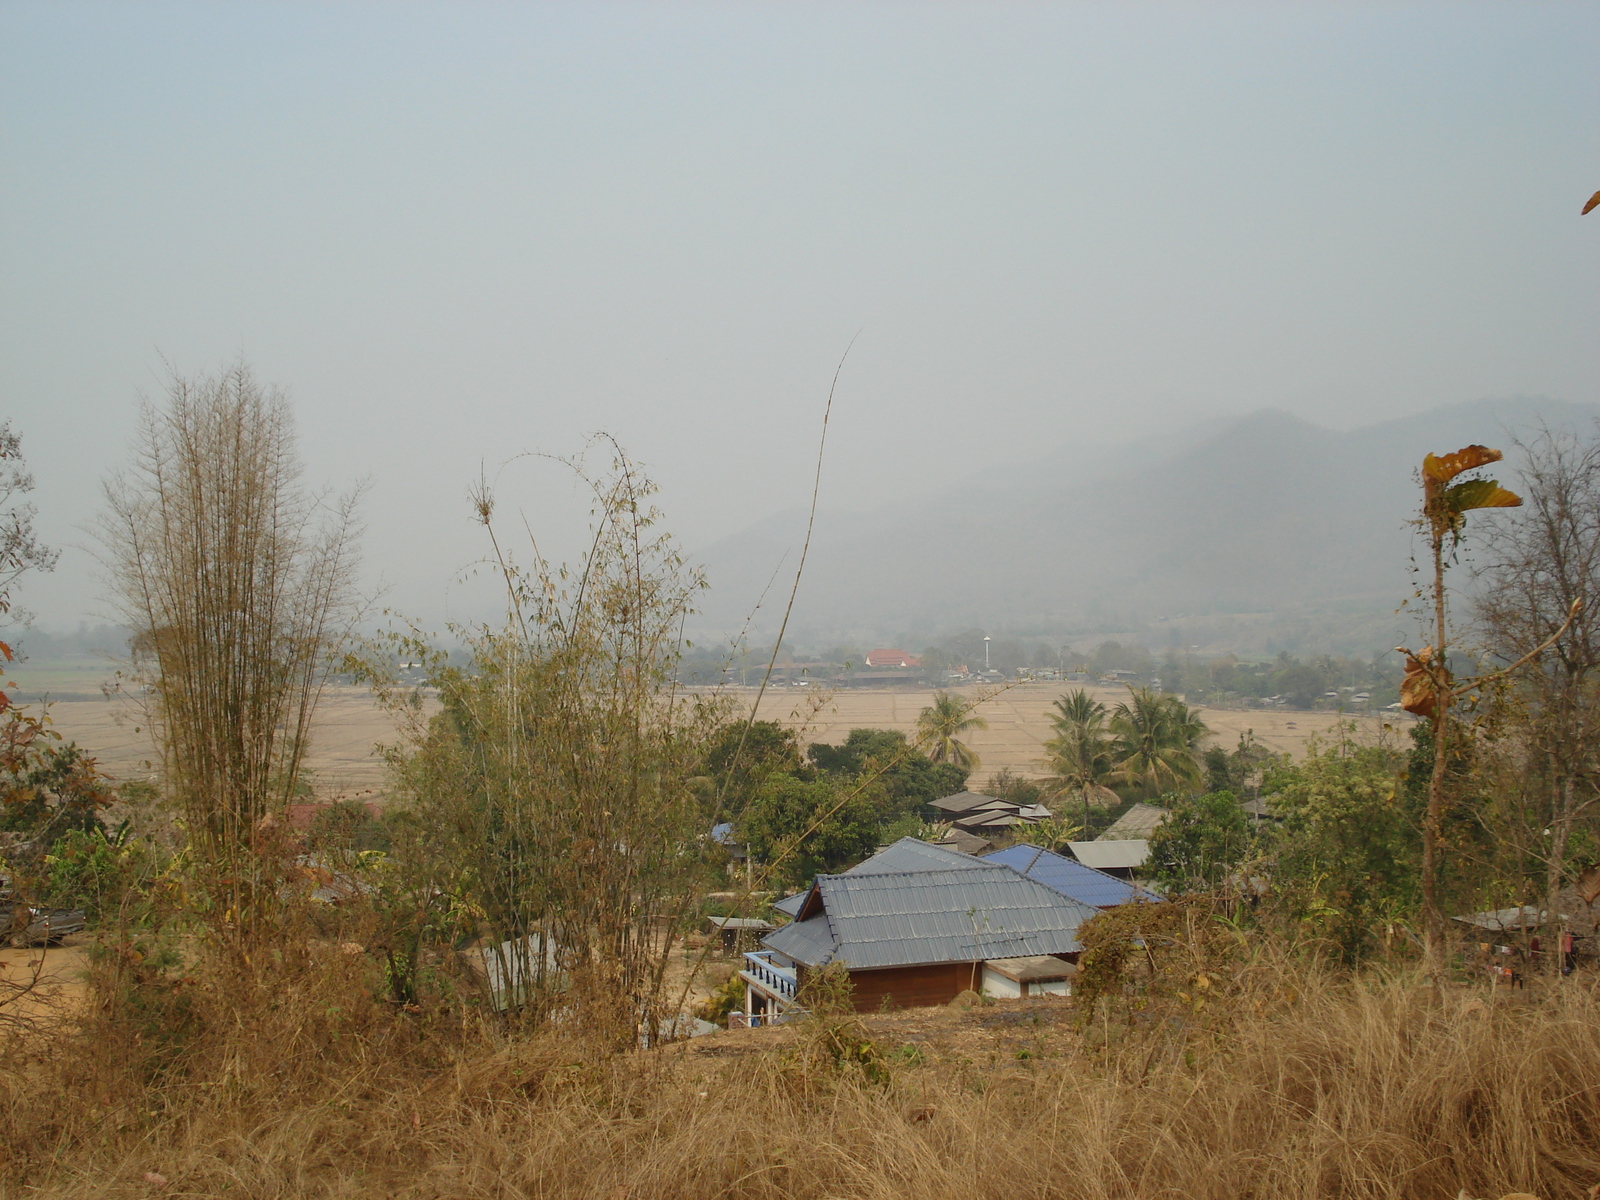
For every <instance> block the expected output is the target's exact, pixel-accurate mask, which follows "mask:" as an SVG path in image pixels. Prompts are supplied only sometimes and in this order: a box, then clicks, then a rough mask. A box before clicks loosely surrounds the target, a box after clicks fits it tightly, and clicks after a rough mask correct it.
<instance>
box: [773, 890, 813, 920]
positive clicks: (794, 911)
mask: <svg viewBox="0 0 1600 1200" xmlns="http://www.w3.org/2000/svg"><path fill="white" fill-rule="evenodd" d="M805 902H806V894H805V892H796V893H795V894H794V895H792V896H785V897H784V898H783V899H782V900H774V901H773V902H772V907H773V908H775V909H777V910H778V911H779V912H781V913H783V914H784V915H785V916H790V917H795V916H799V915H800V906H801V905H802V904H804V903H805Z"/></svg>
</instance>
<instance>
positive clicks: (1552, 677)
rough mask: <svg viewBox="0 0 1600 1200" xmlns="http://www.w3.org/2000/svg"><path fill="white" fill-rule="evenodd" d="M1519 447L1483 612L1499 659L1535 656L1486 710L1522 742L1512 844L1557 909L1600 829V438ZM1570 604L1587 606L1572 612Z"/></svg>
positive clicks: (1492, 550) (1489, 549)
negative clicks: (1587, 842) (1520, 490)
mask: <svg viewBox="0 0 1600 1200" xmlns="http://www.w3.org/2000/svg"><path fill="white" fill-rule="evenodd" d="M1521 449H1522V450H1523V451H1524V452H1525V455H1526V466H1525V467H1524V468H1523V471H1522V482H1523V484H1524V485H1525V487H1524V490H1525V491H1526V492H1527V504H1526V506H1525V507H1523V508H1522V509H1521V510H1520V511H1518V512H1517V513H1515V514H1508V516H1507V519H1506V520H1503V521H1499V522H1496V523H1495V524H1494V526H1493V527H1492V528H1491V529H1490V531H1489V533H1488V536H1487V539H1486V547H1485V551H1484V553H1483V555H1482V566H1481V575H1482V577H1483V578H1484V579H1485V581H1486V582H1487V584H1488V586H1487V587H1485V588H1483V589H1482V590H1481V592H1480V594H1479V596H1478V598H1477V601H1476V608H1477V616H1478V621H1479V624H1480V626H1481V628H1482V629H1483V631H1484V633H1485V634H1486V640H1487V641H1488V642H1489V644H1490V645H1491V646H1493V647H1494V648H1495V651H1496V657H1497V658H1499V659H1500V660H1501V661H1502V662H1506V663H1510V662H1514V661H1516V660H1518V659H1521V658H1522V657H1523V656H1524V655H1527V654H1529V653H1530V652H1532V653H1533V654H1534V656H1535V657H1534V662H1533V665H1532V668H1531V669H1530V670H1528V671H1527V672H1525V673H1524V674H1522V675H1520V676H1519V677H1518V678H1517V679H1516V680H1515V681H1514V682H1512V683H1511V684H1510V685H1508V686H1507V687H1505V688H1503V689H1500V690H1499V691H1498V692H1497V693H1496V695H1495V697H1494V703H1493V705H1492V708H1491V712H1492V715H1493V716H1494V717H1495V718H1497V720H1498V723H1499V724H1500V725H1501V726H1502V728H1503V729H1504V730H1505V732H1506V733H1508V734H1510V735H1511V736H1512V738H1513V739H1514V740H1515V741H1517V742H1519V743H1521V747H1522V749H1521V757H1522V759H1523V760H1524V761H1523V764H1522V766H1523V769H1522V770H1520V771H1519V772H1518V773H1517V777H1516V778H1513V779H1508V780H1507V782H1508V783H1509V784H1511V789H1510V790H1513V791H1515V792H1518V793H1521V794H1520V796H1519V801H1520V804H1519V807H1521V808H1522V809H1523V813H1522V820H1520V821H1518V822H1517V824H1518V825H1520V826H1521V828H1520V829H1517V830H1515V831H1514V836H1515V840H1517V841H1518V842H1520V843H1521V844H1522V846H1523V847H1524V848H1525V849H1529V850H1533V851H1534V856H1535V857H1537V858H1538V859H1540V860H1542V861H1541V862H1539V864H1538V866H1539V867H1540V868H1542V871H1541V873H1542V875H1543V880H1542V881H1541V882H1542V884H1543V892H1544V901H1543V902H1544V905H1545V906H1546V907H1547V908H1548V909H1549V910H1550V911H1552V912H1554V911H1557V910H1558V909H1559V904H1558V901H1557V896H1558V894H1559V892H1560V890H1561V888H1562V886H1563V885H1564V883H1565V882H1566V877H1567V875H1568V868H1569V867H1570V866H1572V865H1574V863H1576V865H1578V866H1579V867H1580V869H1581V867H1582V866H1584V865H1587V863H1586V862H1585V856H1584V855H1582V854H1579V855H1577V856H1576V857H1575V856H1574V855H1573V854H1572V852H1571V849H1570V847H1571V846H1572V845H1573V844H1574V842H1575V839H1576V840H1577V841H1580V842H1581V841H1582V840H1584V839H1587V838H1592V837H1593V831H1594V830H1595V829H1596V828H1597V827H1600V825H1597V822H1600V789H1597V788H1596V786H1595V785H1596V782H1597V781H1600V760H1597V758H1596V754H1595V746H1596V743H1597V740H1600V687H1597V686H1596V685H1597V684H1600V612H1597V610H1596V607H1595V605H1596V604H1597V603H1600V520H1597V519H1596V514H1600V441H1596V440H1594V439H1592V438H1591V439H1587V440H1583V439H1579V438H1577V437H1575V436H1573V435H1570V434H1561V433H1553V432H1551V431H1549V430H1543V431H1542V432H1541V434H1540V435H1539V436H1538V437H1537V438H1536V439H1534V440H1533V441H1532V443H1531V444H1529V445H1527V446H1523V447H1521ZM1575 602H1579V603H1582V604H1584V605H1587V608H1586V609H1585V610H1583V611H1580V612H1578V613H1577V614H1576V615H1573V605H1574V603H1575ZM1552 638H1553V642H1552ZM1529 834H1532V836H1531V837H1530V836H1528V835H1529ZM1516 835H1520V836H1516ZM1552 961H1553V956H1552Z"/></svg>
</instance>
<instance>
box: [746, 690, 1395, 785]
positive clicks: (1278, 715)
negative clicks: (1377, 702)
mask: <svg viewBox="0 0 1600 1200" xmlns="http://www.w3.org/2000/svg"><path fill="white" fill-rule="evenodd" d="M1080 686H1083V685H1080V684H1075V683H1074V684H1061V683H1023V684H1012V685H1002V686H1001V687H1000V688H977V687H969V688H957V689H954V690H955V692H956V694H957V695H959V696H961V697H962V699H964V700H966V701H967V702H969V703H976V704H977V707H976V709H975V710H974V713H975V715H977V716H980V717H982V718H983V719H984V720H986V721H987V722H988V723H989V727H988V728H987V729H973V730H970V731H968V733H966V734H964V735H963V736H962V740H963V741H964V742H966V743H967V744H968V745H969V746H971V747H972V749H973V750H975V751H976V752H977V754H978V756H979V758H980V759H981V765H980V767H979V771H978V775H979V778H980V779H981V778H982V777H984V776H986V775H987V774H988V773H989V772H991V771H998V770H1001V769H1002V768H1007V767H1009V768H1010V769H1011V770H1012V771H1013V772H1015V773H1016V774H1019V775H1027V774H1037V772H1038V766H1039V759H1040V757H1041V755H1042V753H1043V749H1042V746H1043V743H1044V741H1045V740H1046V739H1047V738H1048V737H1049V736H1050V734H1051V728H1050V714H1051V705H1052V703H1053V702H1054V701H1055V700H1056V699H1057V698H1058V697H1060V696H1061V695H1062V694H1063V693H1064V692H1066V691H1070V690H1075V689H1077V688H1078V687H1080ZM1084 690H1085V691H1087V692H1088V693H1089V694H1090V695H1092V696H1093V697H1094V698H1095V699H1096V700H1099V701H1100V702H1101V703H1102V704H1105V705H1106V706H1107V707H1108V708H1109V707H1111V706H1112V705H1115V704H1116V703H1117V702H1118V701H1119V700H1123V699H1126V698H1127V695H1128V692H1127V689H1126V688H1120V687H1119V688H1112V687H1095V686H1086V687H1084ZM753 695H754V689H751V696H752V698H753ZM985 697H988V698H987V699H985ZM932 702H933V692H932V690H921V691H878V690H870V691H869V690H866V689H862V690H853V691H837V692H829V693H823V694H820V695H818V696H806V695H801V694H800V693H799V691H798V690H797V689H794V688H780V689H777V690H776V691H768V693H767V694H766V696H764V697H762V700H761V711H760V716H762V717H763V718H765V719H767V720H774V721H783V722H784V723H785V724H789V725H793V726H795V727H796V728H798V729H800V730H801V741H802V742H834V743H837V742H842V741H843V740H844V739H845V735H846V734H848V733H849V732H850V730H852V729H856V728H871V729H898V730H901V731H902V732H904V733H910V732H911V731H912V730H913V729H914V728H916V723H917V714H918V713H920V712H921V711H922V710H923V709H924V708H925V707H926V706H927V705H929V704H931V703H932ZM746 703H748V701H746ZM1200 713H1201V717H1202V719H1203V720H1204V721H1205V723H1206V725H1207V726H1209V727H1210V729H1211V737H1210V739H1209V741H1208V743H1207V744H1215V745H1220V746H1224V747H1228V748H1230V749H1231V748H1232V747H1233V746H1235V745H1237V744H1238V741H1239V738H1240V736H1241V735H1243V734H1244V733H1246V732H1247V731H1249V732H1252V733H1254V735H1255V739H1256V741H1257V742H1259V743H1260V744H1261V745H1263V746H1265V747H1266V748H1267V749H1269V750H1272V751H1274V752H1276V753H1279V754H1292V755H1294V756H1295V757H1300V756H1301V755H1303V754H1304V753H1305V749H1306V743H1307V742H1308V741H1309V740H1310V739H1311V738H1312V737H1313V736H1322V737H1326V736H1327V735H1328V734H1330V733H1331V732H1332V731H1333V729H1334V727H1335V726H1336V725H1337V724H1338V723H1339V722H1340V721H1341V720H1343V721H1354V722H1355V724H1356V730H1357V736H1358V737H1362V738H1375V737H1377V736H1378V735H1379V733H1380V731H1381V729H1382V726H1383V725H1384V724H1385V723H1388V724H1390V725H1393V726H1397V725H1398V724H1399V722H1397V721H1396V720H1395V719H1394V715H1393V714H1385V716H1384V717H1383V718H1382V719H1379V718H1376V717H1350V716H1342V715H1341V714H1339V713H1334V712H1290V711H1286V710H1283V709H1277V710H1266V709H1248V710H1233V709H1223V708H1201V710H1200ZM1402 720H1403V721H1404V722H1409V721H1410V720H1411V718H1410V717H1403V718H1402Z"/></svg>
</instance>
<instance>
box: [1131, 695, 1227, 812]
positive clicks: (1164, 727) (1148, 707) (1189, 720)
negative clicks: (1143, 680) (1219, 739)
mask: <svg viewBox="0 0 1600 1200" xmlns="http://www.w3.org/2000/svg"><path fill="white" fill-rule="evenodd" d="M1110 728H1111V734H1112V745H1111V757H1112V769H1111V773H1110V776H1109V778H1111V779H1113V780H1115V781H1117V782H1119V783H1130V784H1138V785H1142V786H1143V787H1144V788H1146V789H1147V790H1149V791H1150V792H1153V793H1159V792H1163V791H1168V790H1171V789H1172V788H1175V787H1178V786H1179V785H1181V784H1186V783H1190V784H1192V783H1197V782H1199V779H1200V758H1199V756H1198V755H1197V754H1196V752H1195V751H1196V747H1197V746H1198V745H1199V742H1200V739H1201V738H1203V737H1205V735H1206V734H1207V733H1209V732H1210V730H1208V729H1207V728H1206V727H1205V724H1204V723H1203V722H1202V721H1201V720H1200V713H1199V710H1198V709H1193V708H1190V707H1189V706H1188V705H1186V704H1184V702H1183V701H1182V700H1180V699H1179V698H1178V697H1177V696H1173V695H1170V694H1165V693H1158V692H1153V691H1151V690H1150V689H1149V688H1130V689H1129V695H1128V699H1127V700H1125V701H1123V702H1122V703H1120V704H1118V705H1117V707H1116V708H1115V709H1113V710H1112V713H1111V722H1110Z"/></svg>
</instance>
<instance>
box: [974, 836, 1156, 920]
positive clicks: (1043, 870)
mask: <svg viewBox="0 0 1600 1200" xmlns="http://www.w3.org/2000/svg"><path fill="white" fill-rule="evenodd" d="M978 861H979V862H986V863H1004V864H1005V865H1006V866H1008V867H1013V868H1015V869H1016V870H1017V871H1020V872H1021V873H1022V874H1023V875H1025V876H1027V877H1028V878H1029V879H1037V880H1038V881H1039V882H1040V883H1042V884H1044V885H1045V887H1048V888H1054V889H1055V890H1056V891H1058V892H1060V893H1061V894H1062V895H1063V896H1069V897H1071V898H1072V899H1074V900H1078V901H1081V902H1082V903H1084V904H1087V905H1089V906H1090V907H1091V908H1115V907H1116V906H1117V905H1119V904H1127V903H1129V902H1130V901H1141V900H1145V901H1151V900H1160V899H1161V897H1160V896H1158V895H1157V894H1156V893H1155V892H1153V891H1151V890H1150V889H1149V888H1144V887H1139V886H1138V885H1136V884H1132V883H1129V882H1128V881H1127V880H1125V879H1118V878H1117V877H1116V876H1115V875H1108V874H1107V873H1106V872H1104V871H1097V870H1096V869H1095V868H1093V867H1091V866H1087V865H1085V864H1084V863H1081V862H1076V861H1074V860H1073V859H1070V858H1068V857H1067V856H1066V855H1064V854H1057V853H1056V852H1055V851H1054V850H1046V849H1045V848H1044V847H1043V846H1028V845H1016V846H1007V847H1006V848H1005V849H1004V850H996V851H994V852H993V853H992V854H985V855H984V856H983V857H982V858H981V859H979V860H978Z"/></svg>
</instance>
